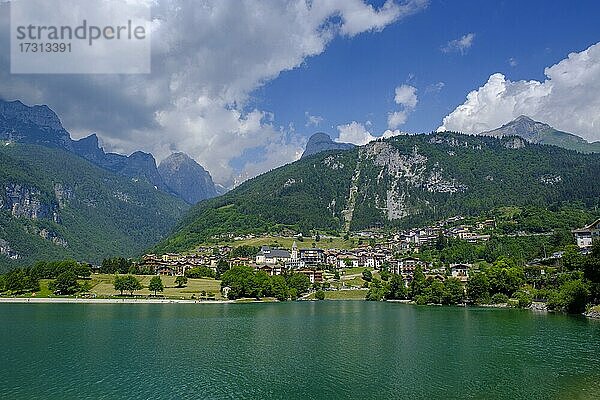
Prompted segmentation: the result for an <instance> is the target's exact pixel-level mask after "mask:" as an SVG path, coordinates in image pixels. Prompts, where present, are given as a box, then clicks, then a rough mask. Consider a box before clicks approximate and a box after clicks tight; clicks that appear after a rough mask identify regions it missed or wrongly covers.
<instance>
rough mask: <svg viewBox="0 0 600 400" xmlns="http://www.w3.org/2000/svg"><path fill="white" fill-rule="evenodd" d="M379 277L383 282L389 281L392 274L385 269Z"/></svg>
mask: <svg viewBox="0 0 600 400" xmlns="http://www.w3.org/2000/svg"><path fill="white" fill-rule="evenodd" d="M379 275H380V276H381V280H382V281H388V280H389V279H390V276H391V275H392V274H390V272H389V271H388V270H387V269H383V270H381V272H380V273H379ZM363 279H364V278H363Z"/></svg>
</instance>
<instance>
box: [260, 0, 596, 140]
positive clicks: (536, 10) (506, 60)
mask: <svg viewBox="0 0 600 400" xmlns="http://www.w3.org/2000/svg"><path fill="white" fill-rule="evenodd" d="M598 15H600V2H597V1H596V2H595V1H575V2H565V1H504V2H491V1H433V2H431V3H430V4H429V6H428V7H427V9H425V10H424V11H422V12H421V13H418V14H417V15H414V16H411V17H409V18H407V19H405V20H403V21H401V22H398V23H394V24H392V25H390V26H388V27H386V28H385V29H384V30H383V31H382V32H368V33H363V34H361V35H359V36H356V37H354V38H343V37H338V38H336V39H335V40H334V41H333V42H332V43H331V44H330V45H329V47H328V49H327V50H326V51H325V52H324V53H323V54H321V55H319V56H316V57H312V58H309V59H307V60H306V62H305V64H304V65H303V66H301V67H299V68H297V69H294V70H292V71H286V72H283V73H282V74H281V76H279V77H278V78H277V79H275V80H273V81H271V82H270V83H268V84H267V85H266V86H265V87H263V88H261V89H259V90H257V91H256V92H254V93H253V102H252V104H253V105H257V106H258V107H261V108H264V109H268V110H271V111H273V112H274V114H275V116H276V121H277V122H278V123H280V124H282V125H286V124H288V123H289V122H292V123H293V124H294V126H295V127H296V129H297V130H298V132H301V133H303V134H306V135H310V134H311V133H313V132H314V131H316V130H323V131H325V132H327V133H329V134H330V135H331V136H332V137H335V136H337V129H336V127H337V126H338V125H341V124H345V123H348V122H350V121H353V120H356V121H359V122H363V123H364V122H366V121H368V120H370V121H372V122H373V128H372V129H371V132H373V134H374V135H376V136H378V135H381V133H382V132H383V131H384V130H385V129H387V112H389V111H392V110H394V109H395V108H396V106H395V104H394V102H393V98H394V88H395V87H396V86H398V85H401V84H409V85H412V86H415V87H416V88H417V89H418V92H417V93H418V97H419V103H418V105H417V107H416V108H415V110H414V112H413V113H412V114H410V116H409V118H408V120H407V122H406V124H404V125H403V126H402V127H401V129H402V130H403V131H407V132H430V131H432V130H435V129H436V128H437V127H438V126H439V125H440V123H441V122H442V118H443V117H444V116H446V115H447V114H449V113H450V112H451V111H452V110H453V109H454V108H455V107H456V106H458V105H459V104H461V103H462V102H463V101H464V100H465V96H466V94H467V93H468V92H469V91H471V90H473V89H476V88H478V87H480V86H481V85H483V84H484V83H485V82H486V81H487V79H488V77H489V76H490V75H491V74H492V73H495V72H501V73H503V74H505V75H506V77H507V78H509V79H511V80H531V79H535V80H540V81H541V80H543V79H544V68H545V67H547V66H551V65H553V64H555V63H557V62H559V61H560V60H562V59H564V58H565V57H566V56H567V55H568V54H569V53H571V52H579V51H582V50H585V49H586V48H587V47H589V46H590V45H592V44H594V43H596V42H597V41H598V40H600V28H598ZM468 33H474V39H473V44H472V46H471V47H470V48H469V49H468V50H466V51H465V52H464V53H463V54H461V53H460V52H449V53H444V52H442V51H441V48H442V47H443V46H445V45H446V44H447V43H448V42H449V41H451V40H455V39H457V38H460V37H462V36H463V35H465V34H468ZM511 59H512V60H513V65H511V63H510V60H511ZM439 82H443V84H444V86H443V88H442V89H441V90H439V91H436V90H434V88H435V85H436V84H438V83H439ZM305 112H309V113H310V114H312V115H318V116H321V117H323V118H324V121H323V123H322V124H321V125H320V126H319V127H318V128H315V127H314V126H309V127H307V126H305V125H306V117H305Z"/></svg>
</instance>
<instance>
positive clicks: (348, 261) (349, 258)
mask: <svg viewBox="0 0 600 400" xmlns="http://www.w3.org/2000/svg"><path fill="white" fill-rule="evenodd" d="M358 261H359V260H358V257H356V256H355V255H354V254H349V253H347V254H338V256H337V269H343V268H358V267H359V262H358Z"/></svg>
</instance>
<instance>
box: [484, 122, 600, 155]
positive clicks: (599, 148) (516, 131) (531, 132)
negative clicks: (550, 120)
mask: <svg viewBox="0 0 600 400" xmlns="http://www.w3.org/2000/svg"><path fill="white" fill-rule="evenodd" d="M480 135H485V136H493V137H506V136H520V137H522V138H523V139H525V140H527V141H528V142H530V143H538V144H549V145H554V146H558V147H563V148H565V149H569V150H576V151H579V152H581V153H600V142H593V143H590V142H587V141H586V140H584V139H583V138H581V137H579V136H577V135H573V134H571V133H567V132H562V131H559V130H556V129H554V128H553V127H551V126H550V125H547V124H544V123H542V122H538V121H534V120H533V119H531V118H529V117H527V116H525V115H521V116H519V117H517V118H516V119H515V120H513V121H510V122H509V123H507V124H504V125H502V126H501V127H500V128H498V129H494V130H491V131H487V132H482V133H480Z"/></svg>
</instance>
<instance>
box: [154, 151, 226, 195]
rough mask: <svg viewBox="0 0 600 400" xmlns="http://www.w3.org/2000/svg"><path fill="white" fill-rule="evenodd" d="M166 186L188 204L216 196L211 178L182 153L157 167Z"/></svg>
mask: <svg viewBox="0 0 600 400" xmlns="http://www.w3.org/2000/svg"><path fill="white" fill-rule="evenodd" d="M158 171H159V173H160V175H161V176H162V178H163V179H164V180H165V183H166V185H167V186H168V187H169V188H170V189H171V190H172V191H173V192H174V193H175V194H177V195H178V196H179V197H181V198H182V199H183V200H185V201H186V202H188V203H189V204H196V203H197V202H199V201H200V200H204V199H209V198H211V197H215V196H217V194H218V193H217V190H216V188H215V184H214V182H213V180H212V177H211V176H210V174H209V173H208V171H206V170H205V169H204V168H203V167H202V166H201V165H200V164H198V163H197V162H196V161H194V160H193V159H192V158H191V157H189V156H188V155H187V154H184V153H173V154H171V155H170V156H169V157H167V158H166V159H164V160H163V161H162V162H161V163H160V165H159V166H158Z"/></svg>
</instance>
